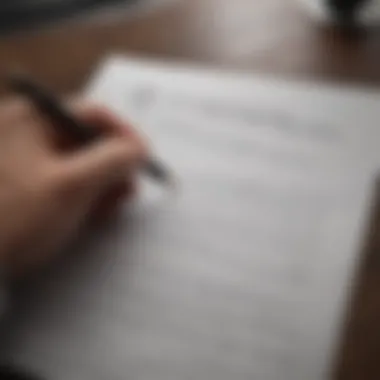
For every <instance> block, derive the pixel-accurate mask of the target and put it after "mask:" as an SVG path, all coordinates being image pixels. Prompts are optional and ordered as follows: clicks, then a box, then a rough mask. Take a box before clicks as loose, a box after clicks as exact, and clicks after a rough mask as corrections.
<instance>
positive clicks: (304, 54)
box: [0, 0, 380, 380]
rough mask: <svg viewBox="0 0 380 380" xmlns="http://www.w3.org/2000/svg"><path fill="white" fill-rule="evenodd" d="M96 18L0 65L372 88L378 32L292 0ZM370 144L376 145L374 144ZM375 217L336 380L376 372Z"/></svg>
mask: <svg viewBox="0 0 380 380" xmlns="http://www.w3.org/2000/svg"><path fill="white" fill-rule="evenodd" d="M115 13H116V14H108V15H107V19H106V21H104V20H102V21H100V20H96V19H91V20H90V19H89V20H86V21H85V22H80V23H79V22H71V23H67V24H65V25H61V26H59V27H58V28H55V29H49V30H44V31H40V32H36V33H33V34H30V33H29V34H24V35H22V34H18V35H15V36H10V37H4V38H2V39H0V70H1V71H2V70H4V69H6V68H9V67H12V65H14V64H19V65H21V66H22V67H24V68H26V69H28V70H29V72H31V73H32V74H33V75H35V76H36V77H37V78H39V79H40V80H42V81H43V82H45V83H47V84H48V85H50V86H51V87H52V88H53V89H55V90H57V91H59V92H61V93H67V92H73V91H75V90H78V89H80V86H81V85H82V84H83V83H84V82H85V81H86V79H87V76H88V74H89V73H90V72H91V70H92V69H93V68H94V65H96V63H97V62H98V61H99V60H100V59H101V58H102V57H103V56H104V55H106V54H107V53H110V52H114V51H124V52H128V53H134V54H143V55H145V56H154V57H159V58H164V59H165V58H170V59H174V60H178V61H184V62H189V61H193V62H197V63H202V64H207V65H217V66H218V67H225V68H234V69H239V70H244V71H259V72H268V73H275V74H281V75H286V76H288V77H300V76H301V77H306V78H310V79H313V80H333V81H336V82H345V83H347V82H350V83H356V84H369V85H377V84H380V69H379V67H380V66H379V64H380V33H379V32H377V31H373V32H371V33H367V34H361V35H357V36H355V37H354V38H351V39H349V38H347V37H346V36H344V35H342V34H340V33H338V32H336V31H334V30H331V29H330V30H326V29H323V28H320V27H318V26H317V25H315V24H313V22H311V20H309V19H308V18H307V16H305V15H304V14H302V12H301V11H300V10H299V9H298V8H297V7H296V6H295V2H294V0H254V1H253V0H234V1H231V0H178V2H176V3H173V4H170V5H167V6H164V7H162V8H157V9H155V10H154V11H149V10H148V11H143V12H141V14H139V15H138V16H136V17H133V18H132V17H131V16H130V15H129V14H128V12H125V13H124V12H115ZM379 145H380V142H379ZM378 231H380V216H378V215H375V216H374V222H373V227H372V228H371V231H370V235H371V239H370V242H369V243H368V244H367V246H366V252H365V255H363V256H365V260H363V265H362V269H361V275H360V281H359V286H358V288H357V291H356V292H355V297H354V302H353V305H352V307H350V310H349V313H348V323H347V326H348V327H347V329H346V333H345V337H344V339H343V342H342V350H341V351H342V352H341V355H340V358H339V361H338V366H337V376H336V378H337V379H339V380H375V379H376V380H377V379H379V378H380V363H379V360H378V355H379V352H380V256H378V251H379V248H380V234H379V233H378ZM305 380H306V379H305Z"/></svg>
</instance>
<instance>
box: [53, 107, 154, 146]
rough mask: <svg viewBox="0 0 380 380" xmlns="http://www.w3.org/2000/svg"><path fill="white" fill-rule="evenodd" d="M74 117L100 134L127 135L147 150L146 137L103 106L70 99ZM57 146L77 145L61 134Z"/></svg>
mask: <svg viewBox="0 0 380 380" xmlns="http://www.w3.org/2000/svg"><path fill="white" fill-rule="evenodd" d="M69 107H70V110H71V112H72V113H73V115H74V117H76V118H77V119H79V120H80V121H81V122H82V123H83V126H84V127H87V128H94V129H96V130H98V131H99V133H100V134H101V135H105V136H114V137H116V136H120V137H122V136H123V137H128V138H129V139H130V140H131V142H133V143H134V144H136V145H140V146H141V149H145V150H146V151H147V150H148V146H147V142H146V139H145V138H144V137H143V136H142V134H141V133H139V132H138V131H137V130H136V129H135V128H134V127H133V126H132V125H131V123H129V122H128V121H126V120H123V119H122V118H120V117H118V116H116V115H115V114H114V113H113V112H112V111H111V110H109V109H108V108H106V107H104V106H100V105H95V104H91V103H85V102H78V101H75V102H74V101H72V102H71V103H70V105H69ZM59 146H60V147H61V148H64V149H65V150H66V149H70V148H74V147H77V144H76V142H75V141H72V139H70V137H69V136H61V139H60V142H59Z"/></svg>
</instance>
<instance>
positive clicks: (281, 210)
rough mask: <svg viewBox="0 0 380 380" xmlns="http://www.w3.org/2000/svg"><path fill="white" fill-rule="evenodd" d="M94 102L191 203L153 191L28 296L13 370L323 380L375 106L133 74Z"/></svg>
mask: <svg viewBox="0 0 380 380" xmlns="http://www.w3.org/2000/svg"><path fill="white" fill-rule="evenodd" d="M89 95H90V97H91V98H93V99H95V100H97V101H101V102H104V103H105V104H107V105H108V106H110V107H112V108H113V109H114V110H115V111H116V112H118V113H119V114H121V115H122V116H125V117H128V118H129V119H130V120H131V121H132V122H133V123H135V124H136V125H139V126H140V127H141V128H142V129H143V131H144V132H145V133H146V134H147V136H149V138H150V139H151V140H152V143H153V145H154V147H155V149H156V150H157V152H156V153H157V155H158V156H159V157H161V158H162V159H163V160H164V161H165V162H167V163H169V164H170V165H171V166H172V169H173V170H174V171H175V172H176V173H177V174H178V176H179V179H180V183H181V191H180V193H179V195H178V196H177V197H170V196H169V197H168V196H167V195H166V196H165V194H158V196H155V197H153V196H152V189H151V188H148V186H147V188H146V189H145V191H144V194H143V197H142V199H141V200H140V201H139V202H138V203H137V204H136V205H134V206H133V207H130V208H128V209H127V208H126V210H125V215H124V217H123V220H122V221H121V222H119V223H118V224H114V225H112V226H109V228H108V229H107V230H106V231H102V232H99V234H98V236H93V237H92V238H91V239H90V241H87V242H85V243H83V246H82V247H81V248H80V250H81V251H82V252H81V255H80V256H79V257H77V258H75V259H73V260H72V261H71V262H69V263H67V264H66V265H65V266H63V267H62V268H61V270H60V271H59V272H58V273H55V274H54V275H52V276H51V278H48V279H46V280H45V281H43V282H42V283H41V284H40V285H39V286H37V287H36V289H33V291H31V294H28V301H27V302H24V303H23V304H21V306H20V310H21V311H27V313H26V312H25V315H24V316H22V312H19V317H18V319H17V320H16V322H14V325H13V327H12V334H11V335H12V338H11V340H10V341H11V344H10V348H9V352H10V353H11V354H12V356H13V358H14V360H15V361H16V362H18V363H21V364H23V365H25V366H28V367H32V368H34V369H36V370H38V371H39V372H40V373H43V374H46V375H48V376H50V377H49V378H51V379H55V380H60V379H70V380H73V379H83V380H87V379H88V380H90V379H91V380H93V379H133V380H140V379H141V380H161V379H162V380H190V379H194V380H200V379H205V380H231V379H234V380H243V379H244V380H245V379H246V380H248V379H249V380H252V379H255V380H305V379H307V380H325V379H329V378H330V371H331V369H332V365H333V359H334V357H335V355H336V350H337V346H338V341H339V338H340V334H341V325H342V321H343V317H344V313H345V311H346V307H347V306H346V305H347V300H348V295H349V288H350V286H351V285H352V284H353V280H354V274H355V269H356V264H357V262H358V259H359V257H358V249H359V247H361V243H362V239H361V237H362V235H363V231H364V228H365V224H366V221H367V216H368V215H367V214H368V209H369V205H370V200H371V194H372V187H373V182H374V178H375V174H376V172H377V169H378V164H379V154H378V152H377V146H378V142H379V141H380V140H379V132H378V131H377V125H376V124H377V121H378V120H379V116H380V110H379V109H378V104H380V96H379V95H378V94H375V93H369V92H364V91H347V89H346V90H344V89H343V90H338V89H333V88H319V87H317V86H315V85H311V84H303V83H298V84H292V83H288V82H285V81H279V80H277V79H259V78H254V77H251V76H247V75H246V76H245V75H239V74H226V73H216V72H214V71H210V70H208V71H207V70H200V69H197V68H186V67H181V66H174V65H165V64H159V63H149V62H142V61H138V60H131V59H126V58H123V57H113V58H111V59H109V60H107V61H106V62H105V64H104V65H103V67H102V68H101V69H100V72H99V73H97V75H96V76H95V77H94V80H93V82H92V84H91V86H90V88H89ZM156 195H157V194H156ZM20 310H19V311H20Z"/></svg>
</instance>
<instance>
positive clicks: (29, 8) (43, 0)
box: [0, 0, 139, 32]
mask: <svg viewBox="0 0 380 380" xmlns="http://www.w3.org/2000/svg"><path fill="white" fill-rule="evenodd" d="M136 1H139V0H2V1H1V2H0V30H1V31H2V32H11V31H14V30H19V29H22V28H25V27H38V26H41V25H44V24H47V23H50V24H51V23H52V22H54V21H61V20H64V19H68V18H70V17H77V16H79V15H83V14H84V13H85V12H94V11H100V10H102V9H105V8H107V7H108V8H109V7H112V6H116V5H125V6H127V5H130V4H133V3H135V2H136Z"/></svg>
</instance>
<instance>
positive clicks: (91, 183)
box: [0, 100, 146, 276]
mask: <svg viewBox="0 0 380 380" xmlns="http://www.w3.org/2000/svg"><path fill="white" fill-rule="evenodd" d="M72 108H73V112H74V113H75V114H76V116H77V117H78V118H80V119H81V120H83V121H85V122H86V123H87V124H90V125H92V126H94V127H95V128H99V129H102V130H103V131H104V132H105V134H106V137H105V138H104V139H102V140H101V141H99V142H96V143H94V144H92V145H91V146H89V147H86V148H81V149H77V148H75V149H74V148H73V144H72V143H73V142H70V141H65V140H63V139H62V136H57V135H56V132H55V131H54V128H52V126H51V125H49V122H48V121H47V120H45V119H44V118H43V117H42V116H41V115H39V114H38V112H37V111H36V110H34V108H33V107H32V106H31V105H30V104H29V103H27V102H23V101H20V100H14V101H9V102H7V103H4V104H0V242H1V243H0V267H1V269H2V270H3V271H4V272H5V274H6V275H9V276H14V275H18V274H20V273H24V272H27V271H30V270H32V269H35V268H37V267H39V266H41V265H44V264H45V263H47V262H49V261H51V260H52V259H54V257H55V255H56V254H57V253H58V252H59V251H60V250H61V249H62V248H63V247H64V246H65V245H66V244H67V243H68V242H70V241H71V239H72V238H73V237H74V236H75V235H76V234H77V232H78V231H79V230H80V228H81V227H83V226H84V225H85V224H86V223H88V222H91V221H92V220H93V219H94V218H96V216H99V213H100V214H102V215H103V214H104V213H107V212H109V211H110V210H112V209H114V208H115V207H117V205H118V203H120V202H121V201H124V200H125V198H126V197H129V196H131V195H132V194H133V192H134V189H135V180H136V173H137V170H138V168H139V166H140V165H141V163H142V161H143V160H144V159H145V156H146V147H145V145H144V142H143V141H142V139H141V137H140V136H139V135H138V134H137V132H136V131H134V130H133V129H132V127H131V126H129V125H128V124H127V123H125V122H123V121H121V120H119V119H118V118H116V117H115V116H114V115H112V113H110V112H109V111H107V110H105V109H102V108H99V107H95V106H89V105H88V106H78V105H74V106H72Z"/></svg>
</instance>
